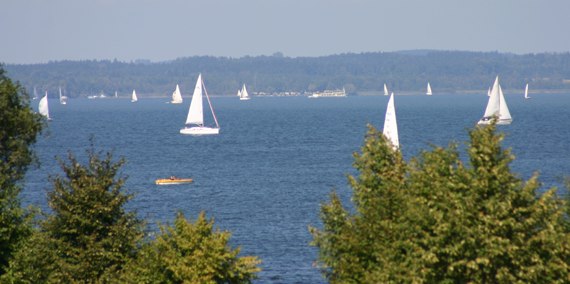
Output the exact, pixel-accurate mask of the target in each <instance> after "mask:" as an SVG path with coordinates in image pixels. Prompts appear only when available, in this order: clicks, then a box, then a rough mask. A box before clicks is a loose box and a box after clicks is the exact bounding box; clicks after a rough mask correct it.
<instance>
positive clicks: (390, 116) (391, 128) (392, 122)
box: [382, 92, 400, 149]
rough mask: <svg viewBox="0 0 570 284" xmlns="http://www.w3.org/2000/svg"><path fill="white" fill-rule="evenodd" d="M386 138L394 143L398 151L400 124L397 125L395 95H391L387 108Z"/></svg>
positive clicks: (385, 120) (385, 121)
mask: <svg viewBox="0 0 570 284" xmlns="http://www.w3.org/2000/svg"><path fill="white" fill-rule="evenodd" d="M382 133H383V134H384V136H386V138H388V140H390V142H392V146H393V147H394V148H395V149H397V148H399V147H400V141H399V139H398V124H397V123H396V107H395V106H394V93H393V92H392V94H391V95H390V100H388V106H387V107H386V117H385V118H384V131H382Z"/></svg>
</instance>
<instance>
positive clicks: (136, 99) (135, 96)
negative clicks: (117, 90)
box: [131, 90, 139, 103]
mask: <svg viewBox="0 0 570 284" xmlns="http://www.w3.org/2000/svg"><path fill="white" fill-rule="evenodd" d="M138 100H139V99H138V98H137V92H135V90H133V94H132V95H131V102H132V103H134V102H136V101H138Z"/></svg>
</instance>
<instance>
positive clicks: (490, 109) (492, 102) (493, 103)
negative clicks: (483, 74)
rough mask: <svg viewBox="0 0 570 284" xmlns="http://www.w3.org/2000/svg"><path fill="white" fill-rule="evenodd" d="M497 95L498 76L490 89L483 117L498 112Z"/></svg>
mask: <svg viewBox="0 0 570 284" xmlns="http://www.w3.org/2000/svg"><path fill="white" fill-rule="evenodd" d="M499 97H500V95H499V76H497V78H496V79H495V83H494V84H493V88H492V89H491V93H490V95H489V101H488V102H487V107H486V108H485V113H484V114H483V117H491V116H494V115H498V114H499V105H500V102H499V100H500V98H499Z"/></svg>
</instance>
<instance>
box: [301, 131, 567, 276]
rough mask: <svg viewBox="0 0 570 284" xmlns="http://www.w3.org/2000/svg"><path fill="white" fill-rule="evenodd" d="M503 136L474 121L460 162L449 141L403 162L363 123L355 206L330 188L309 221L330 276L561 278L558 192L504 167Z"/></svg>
mask: <svg viewBox="0 0 570 284" xmlns="http://www.w3.org/2000/svg"><path fill="white" fill-rule="evenodd" d="M502 140H503V135H502V134H497V133H496V127H495V125H491V126H488V127H477V128H475V129H473V130H471V131H470V143H469V144H468V147H467V153H468V157H469V159H468V165H467V166H466V165H464V162H463V161H462V160H461V159H460V155H459V152H458V150H457V148H458V147H457V145H456V144H451V145H450V146H448V147H447V148H442V147H434V149H433V150H432V151H424V152H422V153H421V154H420V155H419V156H418V157H416V158H413V159H412V160H411V161H410V162H409V163H405V162H404V161H402V159H401V154H400V153H399V152H398V151H394V150H392V149H391V147H390V144H389V143H388V142H387V140H386V139H385V138H384V137H383V136H382V134H381V133H379V132H378V131H376V130H375V129H373V128H372V127H371V128H370V130H369V132H368V136H367V138H366V141H365V145H364V146H363V147H362V153H361V154H357V155H356V161H355V167H356V168H357V169H358V171H359V172H360V175H359V177H358V178H354V177H349V180H350V184H351V186H352V188H353V190H354V198H353V200H354V207H355V212H354V213H350V211H349V210H347V209H345V208H344V207H343V205H342V204H341V203H340V200H339V198H338V197H337V196H336V195H334V194H333V197H332V199H331V201H330V203H327V204H324V205H323V206H322V209H321V218H322V221H323V229H322V230H318V229H316V228H311V229H310V230H311V232H312V234H313V238H314V241H313V244H314V245H315V246H317V247H318V248H319V253H320V255H319V261H320V264H321V265H322V267H323V271H324V273H325V275H326V277H327V278H328V279H329V280H330V282H331V283H386V282H388V283H389V282H414V283H433V282H436V283H470V282H472V283H567V282H569V281H570V278H569V275H570V266H569V265H570V236H569V235H568V233H567V230H566V229H565V228H564V225H563V218H564V213H565V205H564V202H563V200H562V199H561V198H558V197H557V196H556V194H555V189H550V190H548V191H546V192H544V193H542V194H538V190H539V187H540V183H539V182H538V177H537V176H536V175H535V176H533V177H532V178H531V179H529V180H528V181H522V180H521V179H520V178H518V177H517V176H516V175H515V174H513V173H512V172H511V170H510V168H509V164H510V162H512V160H513V159H514V156H513V155H512V154H511V153H510V151H509V150H508V149H507V150H505V149H503V148H502V147H501V141H502Z"/></svg>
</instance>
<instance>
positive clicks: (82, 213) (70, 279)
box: [9, 150, 143, 283]
mask: <svg viewBox="0 0 570 284" xmlns="http://www.w3.org/2000/svg"><path fill="white" fill-rule="evenodd" d="M88 154H89V161H88V164H87V165H82V164H81V163H79V161H78V160H77V158H76V157H75V156H74V155H72V154H69V157H68V159H69V161H68V162H67V163H65V162H63V161H61V162H60V165H61V168H62V170H63V172H64V174H65V177H60V176H57V177H55V178H53V179H52V182H53V187H54V188H53V190H52V191H50V192H49V193H48V204H49V206H50V208H51V209H52V211H53V214H51V215H50V216H48V218H47V219H46V220H44V221H42V222H41V223H40V225H41V226H40V230H38V231H36V232H35V233H34V235H33V237H32V238H30V240H29V241H28V242H26V244H25V246H23V248H22V249H20V250H19V251H18V253H17V254H16V255H15V257H14V259H13V261H11V263H10V271H9V275H10V277H12V279H18V281H22V282H29V283H39V282H65V283H75V282H84V283H87V282H89V283H93V282H108V281H109V280H111V279H115V278H116V277H118V273H119V272H120V271H121V269H122V268H123V267H124V265H125V264H126V263H127V262H128V260H129V259H131V258H133V257H134V256H135V255H136V251H137V249H138V245H139V244H140V240H141V239H142V236H143V233H142V222H141V221H140V220H139V219H137V218H136V216H135V213H134V212H126V211H125V210H124V205H125V204H126V203H127V201H129V200H130V199H131V198H132V196H131V195H129V194H126V193H124V192H123V190H122V186H123V185H124V182H125V179H124V178H123V177H117V175H118V171H119V169H120V167H121V166H122V165H123V163H124V161H123V160H122V159H121V160H119V161H118V162H114V161H113V159H112V155H111V154H109V153H107V155H106V156H105V157H101V156H100V154H98V153H95V152H94V150H90V151H89V152H88ZM30 264H37V265H30Z"/></svg>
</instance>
